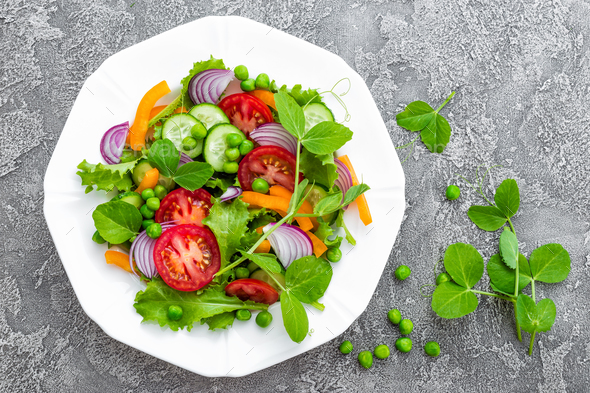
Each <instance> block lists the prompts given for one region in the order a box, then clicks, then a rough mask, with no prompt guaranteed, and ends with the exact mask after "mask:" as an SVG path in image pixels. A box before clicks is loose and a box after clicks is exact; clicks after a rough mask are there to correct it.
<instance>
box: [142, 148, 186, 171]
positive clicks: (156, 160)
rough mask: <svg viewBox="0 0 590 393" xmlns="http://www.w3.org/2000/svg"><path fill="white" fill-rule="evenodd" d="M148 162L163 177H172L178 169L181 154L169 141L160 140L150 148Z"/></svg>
mask: <svg viewBox="0 0 590 393" xmlns="http://www.w3.org/2000/svg"><path fill="white" fill-rule="evenodd" d="M148 161H149V163H150V165H151V166H153V167H155V168H158V171H159V172H160V173H161V174H162V176H166V177H171V176H172V175H173V174H174V172H176V168H178V163H179V161H180V152H179V151H178V149H177V148H176V146H174V143H172V141H170V140H169V139H160V140H157V141H155V142H154V144H153V145H152V147H150V152H149V155H148ZM183 167H184V165H183Z"/></svg>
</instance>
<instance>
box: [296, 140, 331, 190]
mask: <svg viewBox="0 0 590 393" xmlns="http://www.w3.org/2000/svg"><path fill="white" fill-rule="evenodd" d="M299 169H300V170H301V172H303V174H304V175H305V178H306V179H308V180H309V181H310V182H311V183H313V182H314V181H315V183H316V184H321V185H323V186H325V187H328V189H329V190H330V191H331V190H332V187H333V186H334V182H335V181H336V179H338V174H337V173H336V170H337V167H336V164H334V156H333V155H332V154H323V155H316V154H313V153H310V152H309V151H308V150H307V149H303V151H302V152H301V155H300V157H299Z"/></svg>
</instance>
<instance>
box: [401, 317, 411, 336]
mask: <svg viewBox="0 0 590 393" xmlns="http://www.w3.org/2000/svg"><path fill="white" fill-rule="evenodd" d="M412 330H414V324H413V323H412V321H410V320H409V319H407V318H406V319H402V320H401V322H400V323H399V332H400V333H401V334H403V335H404V336H406V335H408V334H410V333H412Z"/></svg>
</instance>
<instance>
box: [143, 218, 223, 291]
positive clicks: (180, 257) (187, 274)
mask: <svg viewBox="0 0 590 393" xmlns="http://www.w3.org/2000/svg"><path fill="white" fill-rule="evenodd" d="M154 263H155V265H156V269H158V273H160V277H162V279H163V280H164V281H165V282H166V284H168V285H169V286H170V287H172V288H174V289H177V290H179V291H187V292H188V291H196V290H197V289H200V288H203V287H204V286H205V285H207V284H209V283H210V282H211V280H213V276H214V275H215V273H217V272H218V271H219V267H220V266H221V254H220V253H219V245H218V244H217V240H216V239H215V236H213V233H211V231H210V230H208V229H207V228H201V227H197V226H194V225H176V226H173V227H172V228H170V229H168V230H166V231H165V232H164V233H162V235H161V236H160V237H159V238H158V240H157V241H156V245H155V246H154Z"/></svg>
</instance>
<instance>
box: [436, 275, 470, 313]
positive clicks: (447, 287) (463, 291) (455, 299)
mask: <svg viewBox="0 0 590 393" xmlns="http://www.w3.org/2000/svg"><path fill="white" fill-rule="evenodd" d="M477 304H478V301H477V296H475V294H474V293H473V292H471V290H469V289H467V288H464V287H461V286H459V285H457V284H455V283H452V282H448V281H447V282H444V283H442V284H440V285H439V286H437V287H436V290H435V291H434V294H433V295H432V304H431V306H432V309H433V310H434V312H435V313H437V315H438V316H440V317H442V318H446V319H452V318H460V317H462V316H464V315H467V314H470V313H472V312H473V311H475V309H476V308H477Z"/></svg>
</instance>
